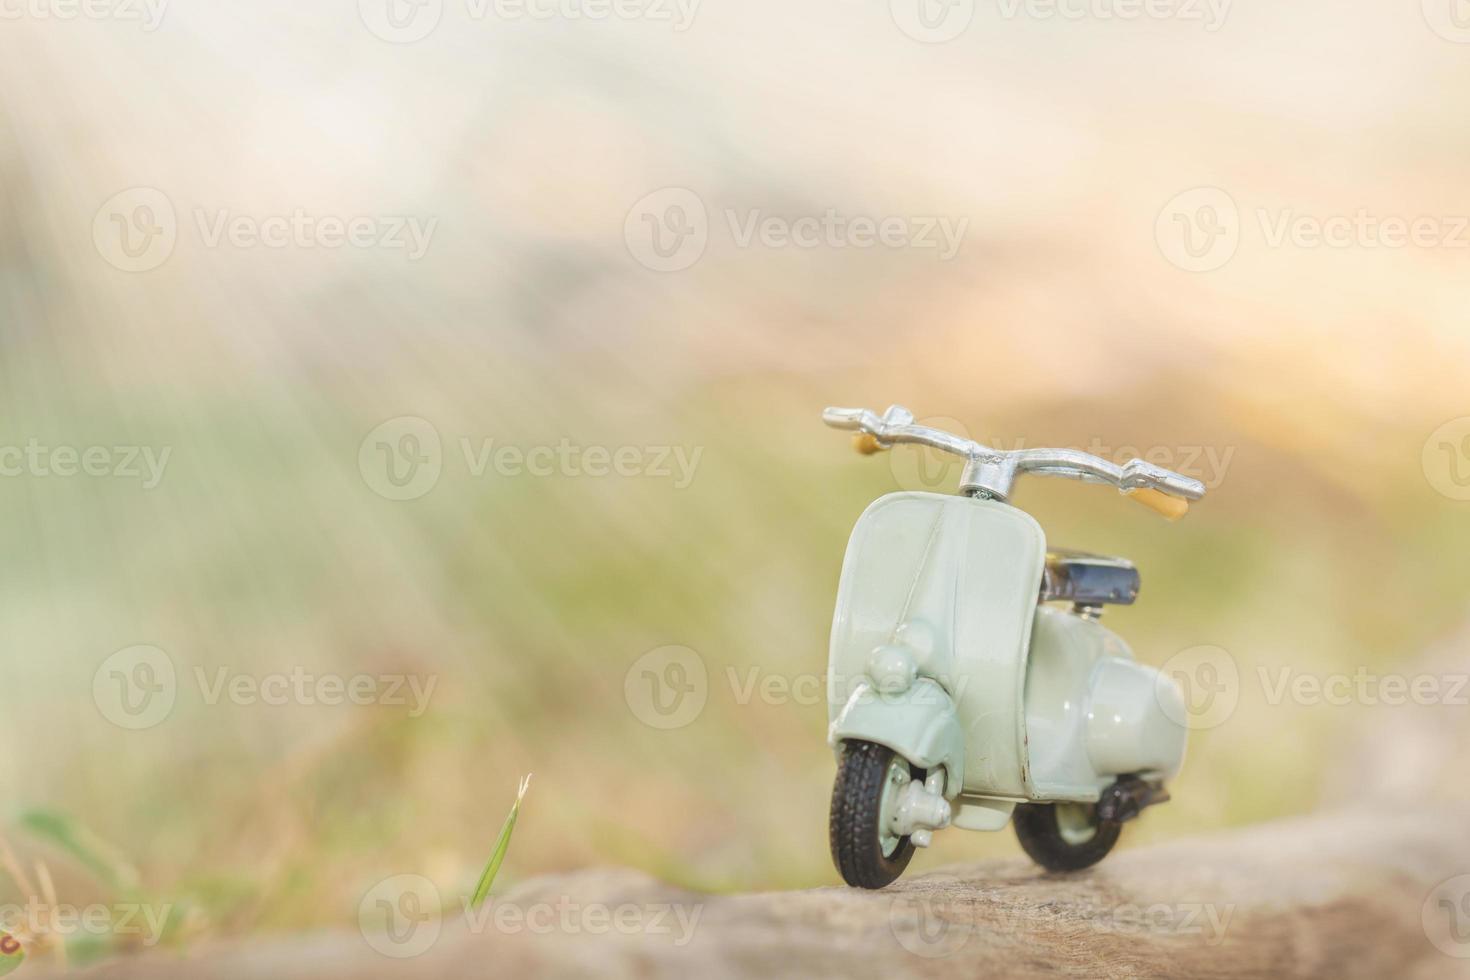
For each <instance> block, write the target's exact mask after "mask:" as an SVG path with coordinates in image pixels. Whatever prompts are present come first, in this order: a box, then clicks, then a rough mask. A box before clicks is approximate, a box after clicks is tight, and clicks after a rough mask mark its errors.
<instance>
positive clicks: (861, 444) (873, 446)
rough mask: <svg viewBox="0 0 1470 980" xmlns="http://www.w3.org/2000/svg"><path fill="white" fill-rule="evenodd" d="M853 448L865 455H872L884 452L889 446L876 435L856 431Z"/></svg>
mask: <svg viewBox="0 0 1470 980" xmlns="http://www.w3.org/2000/svg"><path fill="white" fill-rule="evenodd" d="M852 448H854V449H856V450H857V451H858V452H860V453H862V454H863V455H864V456H871V455H873V454H874V453H878V452H882V451H883V450H884V449H886V448H887V447H886V446H884V445H883V444H882V443H880V442H879V441H878V439H877V437H876V436H873V435H870V434H869V433H867V432H856V433H853V437H852Z"/></svg>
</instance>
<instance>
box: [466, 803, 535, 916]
mask: <svg viewBox="0 0 1470 980" xmlns="http://www.w3.org/2000/svg"><path fill="white" fill-rule="evenodd" d="M530 788H531V777H530V776H529V775H528V776H526V778H525V779H522V780H521V785H520V788H519V789H518V790H517V791H516V801H515V803H513V804H512V805H511V808H510V813H508V814H506V817H505V823H504V825H502V826H501V828H500V837H499V838H498V839H497V840H496V841H495V850H494V852H492V853H491V855H490V862H489V863H488V864H486V865H485V870H484V871H482V872H480V881H479V883H478V884H476V885H475V894H474V895H473V896H472V897H471V898H470V908H476V907H478V906H479V904H480V903H481V902H483V901H485V899H486V898H487V897H488V896H489V895H490V886H491V885H493V884H494V883H495V876H496V875H497V874H498V873H499V872H500V865H501V862H503V861H504V860H505V852H506V851H508V850H510V835H511V832H512V831H513V830H515V829H516V817H517V816H518V815H519V814H520V812H521V800H524V799H525V798H526V790H528V789H530Z"/></svg>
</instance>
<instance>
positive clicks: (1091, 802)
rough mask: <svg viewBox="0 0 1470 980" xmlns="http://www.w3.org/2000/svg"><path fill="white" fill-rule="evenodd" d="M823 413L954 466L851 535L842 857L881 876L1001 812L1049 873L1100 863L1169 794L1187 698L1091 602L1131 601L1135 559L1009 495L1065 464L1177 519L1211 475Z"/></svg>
mask: <svg viewBox="0 0 1470 980" xmlns="http://www.w3.org/2000/svg"><path fill="white" fill-rule="evenodd" d="M823 419H824V421H826V423H827V424H828V425H830V426H833V427H834V428H838V429H850V430H853V431H854V432H856V435H855V436H854V437H853V441H854V444H855V446H856V448H857V450H858V451H859V452H862V453H865V454H870V453H875V452H878V451H880V450H884V449H888V448H890V447H891V446H894V445H896V444H899V443H914V444H918V445H921V446H930V447H933V448H934V449H937V450H940V451H941V452H946V453H952V454H954V455H956V456H959V457H962V458H963V459H964V461H965V463H964V470H963V474H962V476H961V477H960V486H959V494H958V495H957V496H947V495H943V494H935V493H908V492H904V493H891V494H888V495H887V496H884V497H881V498H879V499H878V500H877V501H875V502H874V503H873V504H872V505H871V506H869V507H868V509H867V511H866V512H864V514H863V515H862V517H861V518H859V519H858V523H857V526H856V527H855V528H854V529H853V532H852V538H851V540H850V542H849V543H848V546H847V557H846V559H845V560H844V562H843V565H842V580H841V584H840V585H839V587H838V591H837V612H836V615H835V616H834V618H833V621H832V647H831V654H830V665H829V675H828V710H829V716H830V719H831V727H830V729H829V733H828V740H829V742H830V743H831V745H832V747H833V749H834V751H835V752H836V754H837V758H838V768H837V782H836V785H835V786H834V788H833V791H832V814H831V828H830V832H831V840H832V858H833V861H834V862H835V863H836V865H837V869H838V871H840V872H841V874H842V877H843V879H844V880H845V881H846V882H847V883H848V884H849V885H853V886H857V887H862V888H882V887H883V886H885V885H887V884H889V883H890V882H892V881H893V880H894V879H896V878H897V877H898V876H899V875H900V874H902V873H903V870H904V868H905V867H906V866H907V865H908V863H909V860H910V858H912V857H913V853H914V848H915V847H916V846H917V847H927V846H929V844H930V842H931V840H932V835H933V833H934V831H936V830H940V829H942V828H945V827H948V826H950V825H951V824H953V825H954V826H956V827H962V828H964V829H966V830H1000V829H1001V828H1003V827H1005V825H1006V824H1007V823H1010V822H1013V823H1014V824H1015V827H1016V836H1017V837H1019V838H1020V842H1021V847H1022V848H1023V849H1024V850H1025V851H1026V853H1027V854H1028V855H1030V856H1031V858H1032V859H1033V860H1034V861H1036V862H1037V863H1038V864H1040V865H1042V866H1043V867H1045V868H1047V869H1048V870H1051V871H1074V870H1078V869H1081V868H1086V867H1089V866H1091V865H1093V864H1096V863H1097V862H1098V861H1100V860H1102V859H1103V857H1104V856H1106V855H1107V853H1108V852H1109V851H1110V850H1112V847H1113V845H1114V844H1115V843H1116V842H1117V840H1118V834H1119V830H1120V828H1121V826H1122V824H1123V823H1124V822H1126V821H1128V820H1131V819H1133V818H1134V817H1136V816H1138V814H1139V812H1140V811H1142V810H1143V809H1145V808H1146V807H1149V806H1152V805H1154V804H1156V803H1162V802H1163V801H1165V800H1167V799H1168V798H1169V797H1168V794H1167V792H1166V791H1165V790H1164V782H1165V781H1166V780H1168V779H1171V778H1172V777H1173V776H1174V775H1176V774H1177V773H1178V772H1179V767H1180V765H1181V763H1182V762H1183V760H1184V740H1185V722H1186V720H1187V719H1186V715H1185V711H1184V703H1183V697H1182V695H1181V693H1180V691H1179V689H1178V687H1177V685H1175V684H1174V682H1173V680H1172V679H1170V678H1167V677H1165V676H1164V675H1163V674H1161V673H1160V672H1159V671H1157V670H1155V669H1154V668H1152V667H1147V666H1144V665H1142V664H1139V663H1135V662H1134V660H1133V655H1132V653H1131V651H1130V650H1129V649H1128V647H1127V645H1126V644H1124V642H1123V641H1122V640H1121V639H1119V638H1118V636H1117V635H1115V634H1114V633H1112V632H1111V631H1109V630H1107V629H1105V628H1104V627H1103V626H1102V625H1101V624H1100V623H1099V622H1098V620H1099V618H1100V617H1101V615H1102V609H1103V606H1104V605H1106V604H1109V603H1116V604H1121V605H1128V604H1130V603H1132V602H1133V600H1134V599H1135V598H1136V597H1137V595H1138V586H1139V578H1138V572H1137V570H1136V569H1135V568H1134V567H1133V565H1132V564H1131V563H1129V562H1127V561H1124V560H1122V559H1119V558H1103V557H1098V556H1095V555H1088V554H1082V553H1078V552H1067V551H1052V552H1048V550H1047V546H1046V536H1045V534H1044V533H1043V532H1042V530H1041V526H1040V525H1039V524H1037V523H1036V521H1035V520H1034V519H1033V518H1032V517H1031V516H1030V515H1028V514H1026V513H1025V512H1023V511H1021V510H1018V509H1017V508H1015V507H1013V506H1011V505H1010V504H1008V503H1007V502H1006V501H1007V499H1008V498H1009V497H1010V495H1011V488H1012V486H1013V485H1014V483H1015V481H1016V477H1017V476H1019V475H1021V474H1022V473H1033V474H1037V475H1042V476H1064V477H1068V478H1071V479H1077V480H1086V481H1089V482H1093V483H1106V484H1111V485H1113V486H1115V487H1117V488H1118V489H1119V490H1120V491H1121V492H1122V493H1124V494H1126V495H1128V496H1130V497H1132V498H1133V499H1134V500H1136V501H1138V502H1139V503H1142V504H1145V505H1147V506H1148V507H1150V508H1152V509H1154V510H1156V511H1158V512H1159V513H1160V514H1162V515H1163V516H1165V517H1167V518H1169V519H1171V520H1177V519H1178V518H1180V517H1182V516H1183V515H1184V513H1185V512H1186V511H1187V510H1188V509H1189V501H1191V500H1198V499H1199V498H1200V497H1202V496H1204V492H1205V488H1204V485H1203V484H1201V483H1200V482H1199V481H1197V480H1192V479H1190V478H1188V477H1185V476H1181V475H1180V474H1178V473H1173V472H1170V471H1168V470H1164V469H1161V468H1159V467H1157V466H1154V465H1152V464H1150V463H1147V462H1144V461H1143V460H1137V459H1135V460H1133V461H1132V462H1130V463H1128V464H1127V465H1125V466H1121V467H1120V466H1116V465H1114V464H1113V463H1110V462H1108V461H1107V460H1104V459H1100V458H1098V457H1096V456H1091V455H1089V454H1087V453H1083V452H1078V451H1076V450H1070V449H1026V450H1018V451H1014V452H1002V451H998V450H994V449H990V448H988V447H986V446H982V445H980V444H979V443H976V442H972V441H971V440H969V439H963V438H960V437H959V436H955V435H952V434H950V433H947V432H943V431H940V430H938V429H932V428H928V427H926V426H921V425H915V424H914V417H913V415H912V414H910V413H909V412H908V411H907V410H905V409H903V408H901V407H899V406H897V405H895V406H894V407H892V408H890V409H888V411H887V412H886V413H884V414H883V415H882V416H881V417H880V416H878V415H877V414H875V413H873V412H870V411H868V410H866V409H849V408H829V409H827V410H826V412H824V413H823ZM1047 603H1057V604H1059V605H1047Z"/></svg>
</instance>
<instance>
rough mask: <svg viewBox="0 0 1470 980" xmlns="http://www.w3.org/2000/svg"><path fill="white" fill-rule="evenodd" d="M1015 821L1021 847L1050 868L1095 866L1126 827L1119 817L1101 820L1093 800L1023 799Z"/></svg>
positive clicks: (1042, 864) (1058, 869)
mask: <svg viewBox="0 0 1470 980" xmlns="http://www.w3.org/2000/svg"><path fill="white" fill-rule="evenodd" d="M1012 822H1013V823H1014V824H1015V827H1016V837H1017V838H1018V839H1019V840H1020V841H1021V848H1022V850H1024V851H1025V852H1026V853H1027V854H1028V855H1030V857H1031V860H1033V861H1035V862H1036V863H1037V864H1039V865H1041V866H1042V867H1043V868H1045V869H1046V870H1048V871H1080V870H1082V869H1083V868H1090V867H1092V866H1093V865H1094V864H1096V863H1097V862H1099V861H1101V860H1102V859H1103V858H1105V857H1107V856H1108V852H1109V851H1111V850H1112V849H1113V845H1114V844H1116V843H1118V835H1119V834H1120V833H1121V832H1122V830H1123V825H1122V824H1121V823H1119V822H1118V821H1116V820H1099V819H1098V816H1097V805H1096V804H1094V803H1022V804H1020V805H1019V806H1017V807H1016V813H1015V816H1014V817H1013V818H1012Z"/></svg>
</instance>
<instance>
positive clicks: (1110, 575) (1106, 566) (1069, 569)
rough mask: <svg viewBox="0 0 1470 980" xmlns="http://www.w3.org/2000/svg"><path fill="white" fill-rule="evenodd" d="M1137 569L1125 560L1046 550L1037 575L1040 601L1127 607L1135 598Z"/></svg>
mask: <svg viewBox="0 0 1470 980" xmlns="http://www.w3.org/2000/svg"><path fill="white" fill-rule="evenodd" d="M1139 584H1140V579H1139V576H1138V569H1136V568H1134V567H1133V563H1132V562H1131V561H1128V560H1127V559H1125V558H1107V557H1104V556H1103V555H1089V554H1087V553H1086V552H1084V551H1061V550H1058V551H1050V552H1047V555H1046V571H1045V572H1044V573H1043V574H1042V576H1041V601H1042V602H1052V601H1062V602H1074V603H1076V604H1077V605H1079V606H1101V605H1104V604H1106V605H1115V606H1130V605H1132V604H1133V600H1135V599H1137V598H1138V587H1139Z"/></svg>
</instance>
